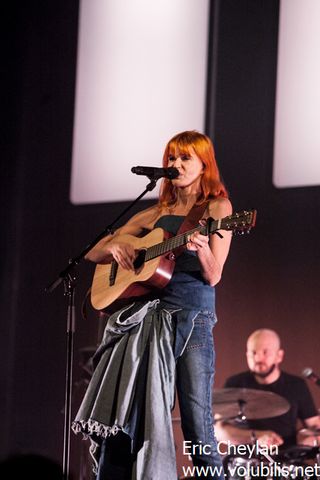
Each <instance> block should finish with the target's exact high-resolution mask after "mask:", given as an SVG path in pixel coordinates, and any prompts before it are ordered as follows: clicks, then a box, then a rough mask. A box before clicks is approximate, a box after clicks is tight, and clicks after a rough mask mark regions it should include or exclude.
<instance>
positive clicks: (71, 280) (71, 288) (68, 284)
mask: <svg viewBox="0 0 320 480" xmlns="http://www.w3.org/2000/svg"><path fill="white" fill-rule="evenodd" d="M149 180H150V183H148V185H147V186H146V188H145V190H144V191H143V192H142V193H141V195H139V196H138V197H137V198H136V199H135V200H134V201H133V202H131V203H130V204H129V206H128V207H127V208H125V209H124V210H123V211H122V212H121V214H120V215H119V216H118V217H117V218H116V219H115V220H114V221H113V222H112V223H111V224H110V225H108V226H107V227H106V228H105V229H104V230H103V231H102V232H101V233H99V235H98V236H97V237H96V238H95V239H94V240H93V241H92V242H90V243H89V245H87V246H86V247H85V248H84V249H83V250H82V252H80V254H79V255H77V256H76V257H74V258H71V259H70V260H69V265H68V266H67V267H66V268H65V269H64V270H62V271H61V272H60V273H59V275H58V277H57V278H56V279H55V280H54V281H53V282H51V283H50V284H49V285H48V286H47V287H46V289H45V291H46V292H47V293H51V292H53V291H54V290H55V289H56V288H57V287H58V285H60V283H61V282H64V294H65V296H67V297H68V311H67V360H66V380H65V382H66V385H65V404H64V433H63V480H69V471H70V467H69V464H70V429H71V396H72V370H73V369H72V366H73V334H74V332H75V303H74V298H75V284H76V278H75V275H74V268H75V267H76V266H77V265H79V263H80V262H81V260H82V259H83V258H84V257H85V255H86V254H87V253H88V252H89V251H90V250H91V249H92V248H93V247H94V246H95V245H96V244H97V243H98V242H99V241H100V240H101V239H102V238H103V237H105V236H106V235H108V234H111V233H113V227H114V225H115V224H116V223H117V222H118V221H119V220H120V218H122V217H123V215H125V214H126V213H127V212H128V211H129V210H130V209H131V208H132V207H133V206H134V205H135V204H136V203H137V202H138V201H139V200H140V199H141V198H142V197H143V196H144V195H145V194H146V193H147V192H151V191H152V190H153V189H154V188H155V186H156V184H157V180H158V179H155V178H149Z"/></svg>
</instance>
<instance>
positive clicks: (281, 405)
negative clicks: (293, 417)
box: [213, 388, 290, 420]
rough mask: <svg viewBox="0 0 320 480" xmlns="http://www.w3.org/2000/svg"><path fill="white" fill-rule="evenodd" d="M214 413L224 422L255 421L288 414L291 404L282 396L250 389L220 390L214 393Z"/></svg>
mask: <svg viewBox="0 0 320 480" xmlns="http://www.w3.org/2000/svg"><path fill="white" fill-rule="evenodd" d="M213 407H214V413H215V414H218V417H220V418H221V417H222V419H224V420H227V419H229V420H231V419H235V418H239V420H245V419H248V420H254V419H261V418H271V417H277V416H278V415H282V414H284V413H286V412H287V411H288V410H289V408H290V404H289V402H288V401H287V400H286V399H285V398H283V397H281V396H280V395H278V394H276V393H273V392H268V391H264V390H255V389H250V388H220V389H217V390H214V392H213Z"/></svg>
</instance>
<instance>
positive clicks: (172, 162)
mask: <svg viewBox="0 0 320 480" xmlns="http://www.w3.org/2000/svg"><path fill="white" fill-rule="evenodd" d="M163 166H164V167H166V168H167V167H174V168H176V169H177V170H178V172H179V175H178V176H177V177H176V178H174V179H172V180H168V179H164V180H163V183H162V185H161V190H160V198H159V202H158V203H157V204H155V205H154V206H152V207H150V208H148V209H146V210H143V211H141V212H140V213H138V214H136V215H134V216H133V217H132V218H131V219H130V220H129V221H128V222H127V223H126V224H125V225H124V226H123V227H121V228H119V229H118V230H117V231H116V233H115V234H114V235H112V236H108V237H106V238H105V239H103V240H101V241H100V242H99V243H98V244H97V245H96V246H95V247H94V248H93V249H92V250H91V251H90V252H89V253H88V255H87V258H88V259H89V260H91V261H92V262H95V263H99V264H101V263H109V262H110V261H111V260H115V261H116V263H117V264H118V265H119V268H120V269H122V270H125V271H126V272H127V273H128V274H129V272H132V271H134V270H135V268H136V265H135V264H134V262H135V259H136V256H137V251H136V249H135V247H134V245H133V244H132V243H130V242H128V241H126V238H130V237H122V236H123V235H126V234H129V235H133V236H139V235H141V233H142V232H144V231H145V230H150V231H151V230H153V229H155V228H157V227H161V228H162V229H164V230H165V231H167V232H169V233H170V234H171V235H176V234H177V232H178V230H179V228H180V226H181V224H182V222H183V221H184V219H185V218H186V216H187V215H188V213H189V212H190V210H191V209H192V208H193V207H195V206H199V208H200V209H201V208H202V215H201V218H202V219H203V220H202V224H205V220H204V219H206V218H208V217H211V218H213V219H215V220H217V219H220V218H224V217H226V216H228V215H230V214H231V213H232V207H231V203H230V201H229V199H228V194H227V192H226V189H225V187H224V185H223V183H222V181H221V179H220V174H219V170H218V166H217V163H216V159H215V155H214V149H213V145H212V142H211V140H210V139H209V138H208V137H207V136H206V135H203V134H201V133H199V132H197V131H186V132H182V133H179V134H177V135H175V136H174V137H173V138H172V139H171V140H170V141H169V142H168V144H167V146H166V148H165V152H164V156H163ZM230 242H231V232H229V231H225V232H223V236H218V235H206V234H205V232H204V231H201V232H200V231H199V230H195V231H194V232H193V233H190V235H189V236H188V238H187V243H186V248H184V249H183V250H182V252H181V249H180V251H179V254H178V255H177V257H176V261H175V268H174V271H173V274H172V276H171V279H170V281H169V283H168V284H167V285H166V286H165V287H164V288H162V289H161V290H160V291H159V290H155V291H154V292H153V293H152V294H150V295H149V296H143V297H141V298H135V299H134V301H133V302H132V301H128V305H127V306H125V307H124V308H122V309H121V310H120V311H118V312H116V313H114V314H112V315H111V317H110V318H109V320H108V322H107V325H106V329H105V333H104V337H103V339H102V342H101V345H100V346H99V348H98V350H97V352H96V354H95V356H94V365H95V370H94V373H93V376H92V379H91V382H90V384H89V386H88V389H87V392H86V394H85V397H84V399H83V402H82V405H81V407H80V410H79V412H78V414H77V416H76V419H75V421H74V423H73V430H74V431H75V432H80V431H81V432H83V433H84V434H85V435H88V436H89V438H90V440H91V444H92V445H91V452H92V453H93V458H94V459H95V462H96V469H97V472H98V480H109V479H110V480H111V479H112V480H115V479H128V480H129V479H137V480H158V479H159V480H160V479H165V480H176V478H177V471H176V463H175V448H174V447H175V446H174V441H173V433H172V424H171V410H172V408H173V406H174V398H175V391H177V395H178V399H179V406H180V413H181V426H182V430H183V433H184V439H185V441H184V446H183V451H184V452H185V454H186V455H188V454H190V455H191V457H192V460H193V464H194V465H195V466H198V467H204V469H205V471H206V472H207V473H206V474H205V478H216V479H218V478H221V479H222V478H224V476H223V471H222V466H221V460H220V456H219V454H218V452H217V445H216V440H215V436H214V430H213V417H212V388H213V377H214V364H215V353H214V345H213V336H212V329H213V326H214V325H215V323H216V321H217V319H216V314H215V288H214V287H215V285H216V284H217V283H218V282H219V281H220V279H221V275H222V270H223V266H224V263H225V261H226V258H227V256H228V252H229V247H230ZM210 468H211V470H210ZM214 469H215V470H214ZM202 472H204V470H203V469H202ZM210 472H211V473H210ZM195 474H196V471H195ZM196 475H197V474H196Z"/></svg>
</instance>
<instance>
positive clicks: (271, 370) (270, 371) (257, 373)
mask: <svg viewBox="0 0 320 480" xmlns="http://www.w3.org/2000/svg"><path fill="white" fill-rule="evenodd" d="M275 368H276V364H275V363H274V364H273V365H271V367H270V368H269V370H267V371H266V372H256V371H255V370H251V373H253V374H254V375H256V376H257V377H260V378H266V377H268V376H269V375H270V374H271V373H272V372H273V371H274V369H275Z"/></svg>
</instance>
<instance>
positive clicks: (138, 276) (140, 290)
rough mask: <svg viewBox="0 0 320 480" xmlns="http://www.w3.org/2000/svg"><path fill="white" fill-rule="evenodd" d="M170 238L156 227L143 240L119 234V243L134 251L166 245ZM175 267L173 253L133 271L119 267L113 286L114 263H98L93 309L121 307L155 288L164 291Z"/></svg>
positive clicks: (92, 292)
mask: <svg viewBox="0 0 320 480" xmlns="http://www.w3.org/2000/svg"><path fill="white" fill-rule="evenodd" d="M169 236H170V234H169V233H168V232H165V230H163V229H162V228H156V229H155V230H152V231H151V232H150V233H148V234H147V235H145V236H144V237H142V238H138V237H135V236H133V235H128V234H126V235H119V236H118V237H117V242H118V241H119V242H126V243H130V244H131V245H133V247H134V249H135V250H137V251H140V250H147V249H148V248H150V247H152V246H154V245H156V244H158V243H160V242H163V241H164V240H165V239H167V238H169ZM113 263H114V262H113ZM174 266H175V261H174V256H173V255H172V254H171V253H170V252H169V253H167V254H164V255H161V256H159V257H156V258H154V259H151V260H148V261H147V262H145V263H143V264H142V265H141V266H139V268H137V269H136V270H134V271H133V270H125V269H124V268H122V267H120V266H119V265H117V271H116V278H115V281H114V284H113V285H112V284H110V276H111V274H112V272H111V269H112V263H108V264H105V265H103V264H98V265H97V266H96V269H95V273H94V277H93V282H92V287H91V303H92V306H93V307H94V308H95V309H96V310H102V309H105V308H108V307H109V306H110V305H111V304H114V302H116V301H117V303H116V304H117V305H119V306H120V305H121V303H123V300H124V299H128V298H131V297H137V296H143V295H146V294H148V293H150V292H151V291H152V290H154V289H161V288H164V287H165V286H166V285H167V284H168V283H169V281H170V279H171V276H172V272H173V270H174ZM111 283H112V282H111ZM121 301H122V302H121ZM113 307H114V305H113ZM113 309H115V308H113Z"/></svg>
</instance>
